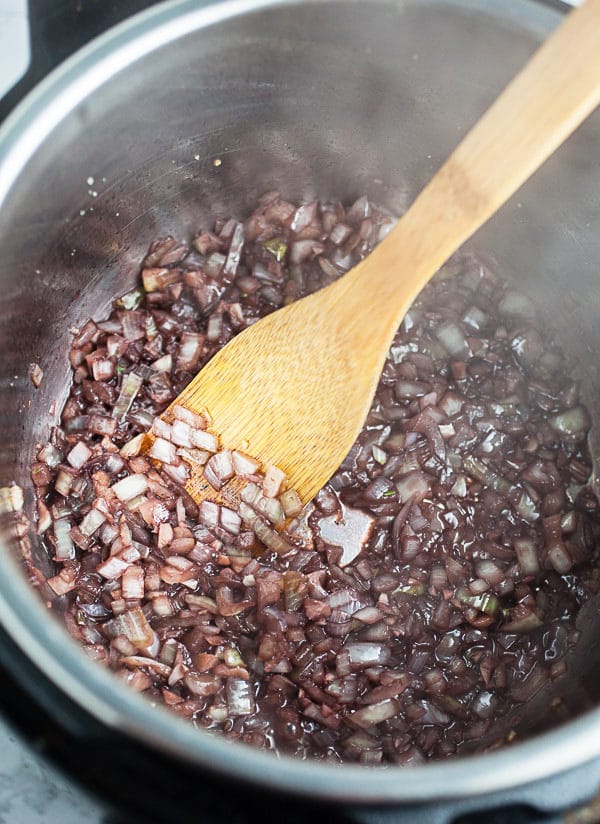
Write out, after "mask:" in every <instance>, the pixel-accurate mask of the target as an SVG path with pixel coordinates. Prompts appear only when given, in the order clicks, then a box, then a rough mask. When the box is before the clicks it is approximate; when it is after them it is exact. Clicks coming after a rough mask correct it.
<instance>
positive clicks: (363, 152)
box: [0, 0, 600, 802]
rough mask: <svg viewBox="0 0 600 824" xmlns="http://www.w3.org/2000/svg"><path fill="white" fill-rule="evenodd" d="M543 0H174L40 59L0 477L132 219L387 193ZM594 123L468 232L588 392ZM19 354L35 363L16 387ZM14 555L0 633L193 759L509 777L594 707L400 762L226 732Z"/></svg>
mask: <svg viewBox="0 0 600 824" xmlns="http://www.w3.org/2000/svg"><path fill="white" fill-rule="evenodd" d="M561 10H562V6H561V5H560V4H553V5H550V4H547V3H541V2H535V0H503V2H502V3H498V2H494V1H493V0H387V1H386V0H361V2H358V1H355V0H312V2H293V1H292V0H289V1H288V0H282V2H272V0H231V2H226V3H223V4H220V5H209V4H205V3H201V2H198V0H176V2H170V3H167V4H165V5H163V6H159V7H157V8H155V9H153V10H151V11H149V12H147V13H145V14H142V15H140V16H138V17H136V18H134V19H133V20H131V21H130V22H127V23H126V24H124V25H121V26H120V27H118V28H117V29H115V30H113V31H112V32H110V33H109V34H107V35H105V36H104V37H102V38H100V39H99V40H97V41H95V42H94V43H93V44H92V45H90V46H88V47H86V48H85V49H84V50H83V51H81V52H80V53H78V54H77V55H76V56H75V57H74V58H72V59H70V60H69V61H68V62H67V63H65V64H64V65H63V66H62V67H61V68H60V69H59V70H57V71H56V72H54V73H53V74H52V75H51V76H50V77H49V78H48V79H47V80H46V81H44V82H43V83H42V84H41V85H40V86H39V87H38V88H37V89H36V90H35V91H34V92H33V93H32V94H31V95H29V97H28V98H27V99H26V100H25V101H24V102H23V104H21V105H20V106H19V108H18V109H17V110H16V111H15V112H14V113H13V115H12V116H11V117H10V118H9V120H8V121H7V122H6V123H5V125H4V126H3V128H2V129H1V130H0V244H1V247H0V248H1V250H2V251H1V255H0V284H1V289H0V318H1V321H0V339H1V341H2V346H1V347H0V381H1V384H0V385H1V387H2V410H1V412H0V415H1V421H2V427H1V430H0V432H1V436H0V438H1V440H0V483H1V484H8V483H10V482H11V481H13V480H16V481H17V482H19V483H22V484H23V485H25V486H26V485H27V478H28V471H27V466H28V464H29V462H30V460H31V457H32V455H33V452H34V444H35V442H36V441H38V440H41V439H44V438H45V437H46V436H47V433H48V430H49V427H50V425H51V422H52V413H51V411H50V408H51V404H52V403H53V402H56V403H57V404H58V405H60V403H61V401H62V399H64V397H65V393H66V381H67V364H66V359H65V355H64V353H65V351H66V350H67V347H68V340H69V333H68V328H69V327H70V326H71V325H72V324H75V325H76V324H78V323H80V322H81V321H84V320H85V319H87V317H89V316H90V315H91V314H93V315H94V316H96V317H99V316H101V315H102V314H103V312H104V311H105V309H106V308H107V307H108V305H109V303H110V300H111V298H112V296H113V295H114V294H116V293H122V292H124V291H126V289H127V288H128V287H129V285H130V284H131V283H132V282H133V280H134V279H135V277H136V261H138V260H139V259H140V256H141V255H142V253H143V251H144V250H145V249H146V247H147V245H148V243H149V241H150V240H151V239H153V238H154V237H155V236H157V235H160V234H161V233H166V232H171V233H173V234H176V235H178V234H185V233H187V232H188V230H189V229H190V227H194V226H196V225H197V224H200V223H201V222H202V221H203V220H204V219H206V218H207V217H208V216H209V215H211V214H214V213H215V212H222V213H223V214H226V213H237V214H241V213H244V211H245V210H247V209H248V207H250V205H251V204H252V203H253V201H254V200H255V199H256V197H257V196H258V195H259V194H260V193H261V192H263V191H265V190H267V189H272V188H279V189H281V190H282V191H284V192H285V194H286V195H287V196H288V197H290V198H300V197H309V196H313V195H321V196H336V197H339V198H342V199H351V198H353V197H354V196H356V195H358V194H360V193H365V192H366V193H368V194H369V196H370V197H371V198H372V199H373V200H375V201H376V202H378V203H381V204H383V205H384V206H387V207H389V208H391V209H393V210H395V211H402V210H403V209H404V208H405V207H406V206H407V204H408V203H410V201H411V200H412V198H413V197H414V195H415V194H416V193H417V192H418V190H419V189H420V188H421V187H422V186H423V184H424V183H425V182H426V181H427V179H428V177H429V176H430V175H431V174H432V172H433V171H434V170H435V169H436V167H437V166H438V164H439V163H440V161H441V160H442V159H444V158H445V156H446V155H447V154H448V152H449V151H450V149H451V148H452V147H453V146H454V145H455V144H456V142H457V141H458V139H459V138H460V136H461V135H462V134H463V133H464V132H465V131H466V130H467V128H468V127H469V126H470V125H471V123H473V122H474V121H475V120H476V118H477V117H478V116H479V115H480V113H481V112H482V111H483V110H484V109H485V107H486V106H487V105H488V104H489V103H490V102H491V100H492V99H493V98H494V97H495V95H496V94H497V93H498V91H499V90H500V89H501V88H502V87H503V86H504V85H505V83H506V82H507V81H508V79H509V78H510V77H511V76H512V75H513V74H514V73H515V71H516V70H517V69H518V68H519V67H520V66H521V65H522V64H523V63H524V62H525V60H526V59H527V57H528V56H529V55H530V54H531V52H532V51H533V50H534V48H535V46H536V44H537V43H538V42H539V41H540V40H541V39H542V38H543V37H544V36H545V35H546V34H547V33H548V32H549V31H550V30H551V29H552V28H553V27H554V26H555V25H556V24H557V23H558V22H559V20H560V15H561ZM557 70H558V71H559V70H560V67H557ZM507 126H508V124H507ZM599 138H600V118H599V117H598V116H595V117H593V118H592V119H591V120H590V121H589V122H588V123H587V124H586V125H585V126H584V127H583V128H582V129H580V130H579V132H578V133H577V134H576V135H575V136H574V137H573V139H572V140H571V141H570V142H569V144H568V145H567V146H565V147H563V148H562V149H561V150H560V152H559V153H558V154H557V155H556V156H555V157H554V158H553V159H552V160H551V161H549V162H548V163H547V164H546V166H545V167H544V168H543V169H542V170H541V172H540V173H539V174H538V175H537V176H536V177H535V178H534V180H532V181H531V183H529V184H528V185H527V186H526V187H525V188H524V189H523V190H522V191H521V192H520V193H519V194H518V195H517V197H516V198H514V199H513V200H512V201H511V202H510V203H509V204H508V205H507V206H506V207H505V208H504V209H503V210H502V212H501V213H500V214H499V215H498V216H497V217H496V218H495V219H494V220H493V221H492V222H491V223H490V225H489V226H488V227H486V228H485V229H484V230H483V231H481V232H480V233H479V234H478V235H477V237H476V238H475V239H474V241H473V245H474V246H475V247H476V248H477V249H478V250H480V251H481V252H482V253H483V254H486V255H488V256H490V257H492V258H494V259H495V260H496V262H497V265H498V267H500V268H501V269H502V271H504V272H506V273H507V274H508V275H510V276H512V277H513V278H514V279H515V281H517V282H518V283H519V284H520V286H521V287H522V288H524V289H525V290H527V291H529V293H530V294H532V295H534V296H535V298H536V300H537V301H538V302H539V304H540V306H541V307H542V308H543V310H544V312H545V313H546V314H547V315H549V316H550V318H551V320H552V325H553V326H554V328H556V335H557V338H558V339H560V341H561V342H562V344H563V346H564V347H565V348H566V350H567V351H568V352H569V353H570V354H571V355H572V358H573V369H574V371H575V372H578V373H579V374H581V375H582V376H584V377H585V384H586V387H587V393H588V398H587V400H588V403H590V404H592V405H593V404H594V402H595V398H596V396H597V391H598V389H600V371H599V370H600V365H599V364H600V360H599V359H598V358H597V357H595V356H594V353H596V352H597V351H598V346H599V341H598V328H599V326H598V322H597V319H598V317H599V316H600V297H599V290H598V289H597V288H595V287H596V281H597V268H598V264H599V263H600V233H599V232H598V222H599V219H600V156H599V154H598V148H597V147H598V140H599ZM216 159H220V161H221V162H220V164H216V163H215V161H216ZM31 362H38V363H40V364H41V366H42V368H43V370H44V381H43V383H42V386H41V388H40V389H39V390H35V389H34V388H33V386H32V385H31V383H30V381H29V378H28V366H29V364H30V363H31ZM27 504H28V505H29V504H30V500H28V501H27ZM35 551H36V550H35V547H34V552H35ZM16 554H17V553H16V547H15V541H14V538H12V537H11V535H10V534H9V532H6V530H5V534H4V548H3V552H2V553H1V554H0V622H1V624H2V626H3V627H4V628H5V629H6V631H7V632H8V633H9V634H10V636H12V638H13V639H14V641H15V642H16V644H17V645H18V646H19V647H20V648H21V649H22V650H23V651H24V653H25V654H26V655H27V656H28V657H29V658H30V659H32V660H33V661H35V662H36V664H37V666H38V667H39V668H40V669H41V670H42V671H43V672H44V673H45V674H46V675H47V676H48V677H49V678H50V679H51V680H52V681H53V682H55V683H56V684H58V685H60V687H61V688H62V689H63V690H64V691H65V692H66V693H67V694H68V696H70V698H72V699H73V700H74V701H75V702H77V703H79V704H81V705H82V706H84V707H86V708H87V710H89V711H90V712H91V713H92V714H93V715H95V716H96V717H97V718H99V719H101V720H102V722H103V723H104V724H106V725H107V726H108V727H111V728H115V729H117V728H118V729H120V730H124V731H126V732H127V733H129V734H130V735H131V736H133V737H135V738H137V739H139V740H142V741H144V742H146V743H147V744H149V745H151V746H152V747H154V748H155V749H156V750H160V751H163V752H168V753H171V754H173V755H175V756H177V757H179V758H182V759H185V760H186V761H188V762H191V763H193V764H195V765H197V766H198V767H199V768H205V769H211V770H216V771H218V772H220V773H223V774H228V775H229V776H231V777H237V778H245V779H248V780H250V781H253V782H256V783H257V784H261V785H263V786H266V787H270V788H277V789H281V790H286V791H294V792H297V793H302V794H306V795H310V796H311V797H313V798H315V797H320V798H330V799H332V798H338V799H345V800H356V801H384V802H406V801H410V800H412V801H422V800H434V799H442V798H449V797H458V796H463V797H464V796H467V795H475V794H481V793H489V792H492V791H495V790H500V789H503V788H507V787H514V786H516V785H519V784H523V783H525V782H529V781H533V780H535V779H539V778H542V777H545V776H548V775H552V774H554V773H557V772H558V771H561V770H565V769H568V768H569V767H573V766H575V765H579V764H582V763H584V762H585V761H586V760H589V759H592V758H594V757H596V756H599V755H600V709H595V710H591V711H588V712H586V713H585V714H584V715H582V716H581V717H579V718H577V719H576V720H573V721H571V722H569V723H568V724H564V725H563V726H562V727H560V728H558V729H556V730H554V731H553V732H550V733H546V734H544V735H541V736H538V737H537V738H534V739H532V740H529V741H527V742H525V743H522V744H518V745H515V746H512V747H511V748H510V749H507V750H504V751H501V752H496V753H493V754H488V755H485V756H477V757H470V758H468V759H465V758H460V759H456V760H454V761H451V762H447V763H438V764H430V765H427V766H420V767H411V768H389V769H370V770H366V768H364V767H356V766H344V767H334V766H331V765H323V764H318V765H317V764H313V763H308V762H299V761H296V760H293V759H291V758H288V757H282V758H274V757H273V756H272V755H270V754H269V753H265V752H261V751H257V750H254V749H251V748H248V747H246V746H244V745H241V744H232V743H231V742H228V741H225V740H222V739H219V738H215V737H213V736H211V735H208V734H206V733H203V732H199V731H197V730H195V729H194V728H193V727H192V726H191V725H188V724H186V723H184V722H182V721H180V720H178V719H177V718H174V717H172V716H171V715H170V714H168V713H167V712H166V711H163V710H160V709H156V708H154V707H151V706H150V705H149V704H148V703H146V702H145V700H144V699H143V698H140V697H138V696H137V695H135V694H133V693H131V692H130V691H129V690H127V689H126V688H125V687H123V686H122V685H121V684H120V683H119V682H118V681H117V679H115V678H113V677H112V676H111V675H110V674H109V673H107V672H105V671H104V670H103V669H102V668H101V667H99V666H97V665H95V664H93V663H92V662H90V661H88V660H87V658H86V657H85V656H84V654H83V653H82V652H81V651H80V649H79V648H78V647H77V646H76V645H75V643H74V642H73V641H71V639H70V638H69V637H68V635H67V634H66V632H65V631H64V629H63V628H62V627H61V625H60V624H59V623H58V622H57V621H55V620H53V619H52V618H51V616H50V614H49V613H48V611H47V610H46V609H45V607H44V606H43V605H42V604H40V603H39V601H38V598H37V596H36V595H35V594H34V593H33V592H32V591H31V589H30V587H29V585H28V583H27V582H26V581H25V579H24V577H23V575H22V573H21V572H20V567H19V564H18V562H17V560H16ZM38 562H39V564H40V565H41V566H43V565H44V563H47V562H45V560H44V558H43V557H42V555H41V553H40V554H39V557H38ZM595 614H597V610H596V608H595V605H594V608H593V609H588V610H587V611H586V615H584V616H583V619H582V620H583V623H582V628H583V630H584V638H583V640H582V644H581V645H580V650H581V653H580V654H579V655H578V656H576V657H575V660H574V666H575V671H576V673H577V675H578V682H577V683H578V686H581V685H586V684H587V685H588V686H589V684H590V683H592V684H593V676H594V668H596V670H595V671H596V672H597V661H598V642H597V641H596V640H595V637H596V638H597V637H598V635H599V634H598V632H597V631H594V630H597V627H596V626H595V624H594V621H593V618H594V615H595ZM586 618H587V621H586V620H585V619H586ZM586 689H587V687H586ZM588 692H589V690H588Z"/></svg>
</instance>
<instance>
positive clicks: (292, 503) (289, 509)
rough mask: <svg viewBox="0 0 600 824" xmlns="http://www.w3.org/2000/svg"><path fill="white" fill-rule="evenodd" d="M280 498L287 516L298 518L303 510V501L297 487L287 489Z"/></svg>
mask: <svg viewBox="0 0 600 824" xmlns="http://www.w3.org/2000/svg"><path fill="white" fill-rule="evenodd" d="M279 500H280V502H281V505H282V507H283V511H284V512H285V517H286V518H296V517H297V516H298V515H299V514H300V513H301V512H302V501H301V500H300V496H299V495H298V493H297V492H296V490H295V489H286V491H285V492H283V493H282V494H281V495H280V497H279Z"/></svg>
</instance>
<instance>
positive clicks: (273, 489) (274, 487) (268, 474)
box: [263, 464, 285, 498]
mask: <svg viewBox="0 0 600 824" xmlns="http://www.w3.org/2000/svg"><path fill="white" fill-rule="evenodd" d="M284 482H285V472H282V471H281V469H279V468H278V467H276V466H273V464H268V465H267V466H266V467H265V476H264V479H263V494H264V495H266V496H267V497H268V498H276V497H277V495H279V493H280V491H281V487H282V484H283V483H284Z"/></svg>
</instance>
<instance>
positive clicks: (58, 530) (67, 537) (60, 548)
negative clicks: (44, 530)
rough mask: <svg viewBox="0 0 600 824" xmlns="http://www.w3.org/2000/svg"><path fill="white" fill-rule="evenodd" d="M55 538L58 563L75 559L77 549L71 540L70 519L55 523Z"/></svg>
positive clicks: (62, 519) (60, 519) (61, 519)
mask: <svg viewBox="0 0 600 824" xmlns="http://www.w3.org/2000/svg"><path fill="white" fill-rule="evenodd" d="M54 537H55V539H56V545H55V547H56V549H55V553H54V558H55V560H56V561H72V560H73V559H74V558H75V547H74V546H73V541H72V540H71V522H70V521H69V519H68V518H59V519H58V520H57V521H54Z"/></svg>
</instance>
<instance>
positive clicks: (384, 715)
mask: <svg viewBox="0 0 600 824" xmlns="http://www.w3.org/2000/svg"><path fill="white" fill-rule="evenodd" d="M398 710H399V705H398V702H397V701H395V700H394V699H393V698H389V699H388V700H387V701H381V702H380V703H379V704H371V705H370V706H367V707H364V708H363V709H360V710H357V711H356V712H354V713H352V715H351V716H350V720H351V721H352V723H353V724H356V726H358V727H362V728H364V729H369V727H373V726H374V725H375V724H380V723H381V722H382V721H388V720H389V719H390V718H393V717H394V716H395V715H397V714H398Z"/></svg>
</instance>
